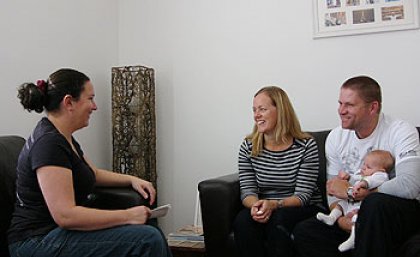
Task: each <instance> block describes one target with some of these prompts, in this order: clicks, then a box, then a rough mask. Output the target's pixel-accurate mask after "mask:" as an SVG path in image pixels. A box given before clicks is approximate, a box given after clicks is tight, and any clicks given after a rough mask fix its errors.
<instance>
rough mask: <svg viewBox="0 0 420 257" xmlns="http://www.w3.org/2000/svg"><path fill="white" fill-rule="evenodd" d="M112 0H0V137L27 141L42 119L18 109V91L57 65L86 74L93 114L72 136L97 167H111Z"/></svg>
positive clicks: (114, 41)
mask: <svg viewBox="0 0 420 257" xmlns="http://www.w3.org/2000/svg"><path fill="white" fill-rule="evenodd" d="M117 8H118V5H117V2H116V1H114V0H90V1H84V0H72V1H56V0H38V1H31V0H19V1H15V0H2V1H1V2H0V33H1V40H0V78H1V79H0V120H1V125H0V135H5V134H17V135H21V136H23V137H25V138H26V137H27V136H28V135H29V134H30V132H31V131H32V128H33V127H34V126H35V124H36V122H37V120H39V119H40V117H41V115H40V114H36V113H35V112H32V113H28V112H26V111H25V110H23V107H22V106H21V105H20V103H19V100H18V98H17V97H16V96H17V90H16V89H17V87H18V86H19V85H20V84H22V83H24V82H35V81H36V80H38V79H47V78H48V75H49V74H51V73H52V72H53V71H55V70H57V69H58V68H61V67H72V68H75V69H78V70H80V71H82V72H84V73H86V75H88V76H89V77H90V78H91V80H92V82H93V84H94V86H95V93H96V102H97V104H98V108H99V109H98V111H97V112H96V113H94V114H93V115H92V116H91V121H90V127H89V128H88V129H84V130H82V131H80V132H78V133H77V137H78V139H79V140H80V141H81V142H82V143H83V147H84V150H85V153H86V154H87V155H88V156H89V157H90V158H91V159H92V160H93V161H94V162H95V163H98V166H101V167H103V166H105V167H107V168H108V167H110V165H111V161H110V160H111V151H112V148H111V115H110V113H111V103H110V99H111V67H112V66H113V65H115V64H116V62H117V51H118V49H117V48H118V46H117V44H118V31H117V29H118V27H117V14H118V12H117Z"/></svg>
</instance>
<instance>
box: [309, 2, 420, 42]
mask: <svg viewBox="0 0 420 257" xmlns="http://www.w3.org/2000/svg"><path fill="white" fill-rule="evenodd" d="M418 1H419V0H313V10H314V35H313V37H314V38H322V37H335V36H346V35H355V34H365V33H376V32H384V31H395V30H406V29H418V28H419V3H418Z"/></svg>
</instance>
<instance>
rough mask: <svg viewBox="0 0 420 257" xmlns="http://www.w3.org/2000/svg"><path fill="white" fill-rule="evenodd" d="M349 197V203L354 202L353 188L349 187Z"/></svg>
mask: <svg viewBox="0 0 420 257" xmlns="http://www.w3.org/2000/svg"><path fill="white" fill-rule="evenodd" d="M347 197H348V199H349V201H354V197H353V187H348V188H347Z"/></svg>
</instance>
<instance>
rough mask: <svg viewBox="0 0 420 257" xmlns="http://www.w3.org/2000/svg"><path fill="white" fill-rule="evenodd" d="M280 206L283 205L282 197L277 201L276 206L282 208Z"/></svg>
mask: <svg viewBox="0 0 420 257" xmlns="http://www.w3.org/2000/svg"><path fill="white" fill-rule="evenodd" d="M282 207H284V200H283V199H281V200H278V201H277V208H282Z"/></svg>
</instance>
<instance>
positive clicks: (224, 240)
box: [198, 174, 243, 257]
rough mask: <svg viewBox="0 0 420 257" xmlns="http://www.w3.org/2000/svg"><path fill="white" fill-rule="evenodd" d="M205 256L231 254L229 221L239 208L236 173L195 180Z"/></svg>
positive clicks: (230, 223)
mask: <svg viewBox="0 0 420 257" xmlns="http://www.w3.org/2000/svg"><path fill="white" fill-rule="evenodd" d="M198 190H199V192H200V203H201V213H202V219H203V230H204V242H205V244H206V253H207V256H231V257H233V256H235V255H236V254H235V251H234V250H235V248H234V245H233V240H232V239H233V238H232V225H233V220H234V219H235V217H236V215H237V214H238V212H239V211H240V210H241V209H242V208H243V205H242V203H241V200H240V191H239V177H238V174H230V175H226V176H222V177H218V178H214V179H209V180H205V181H202V182H200V183H199V184H198Z"/></svg>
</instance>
